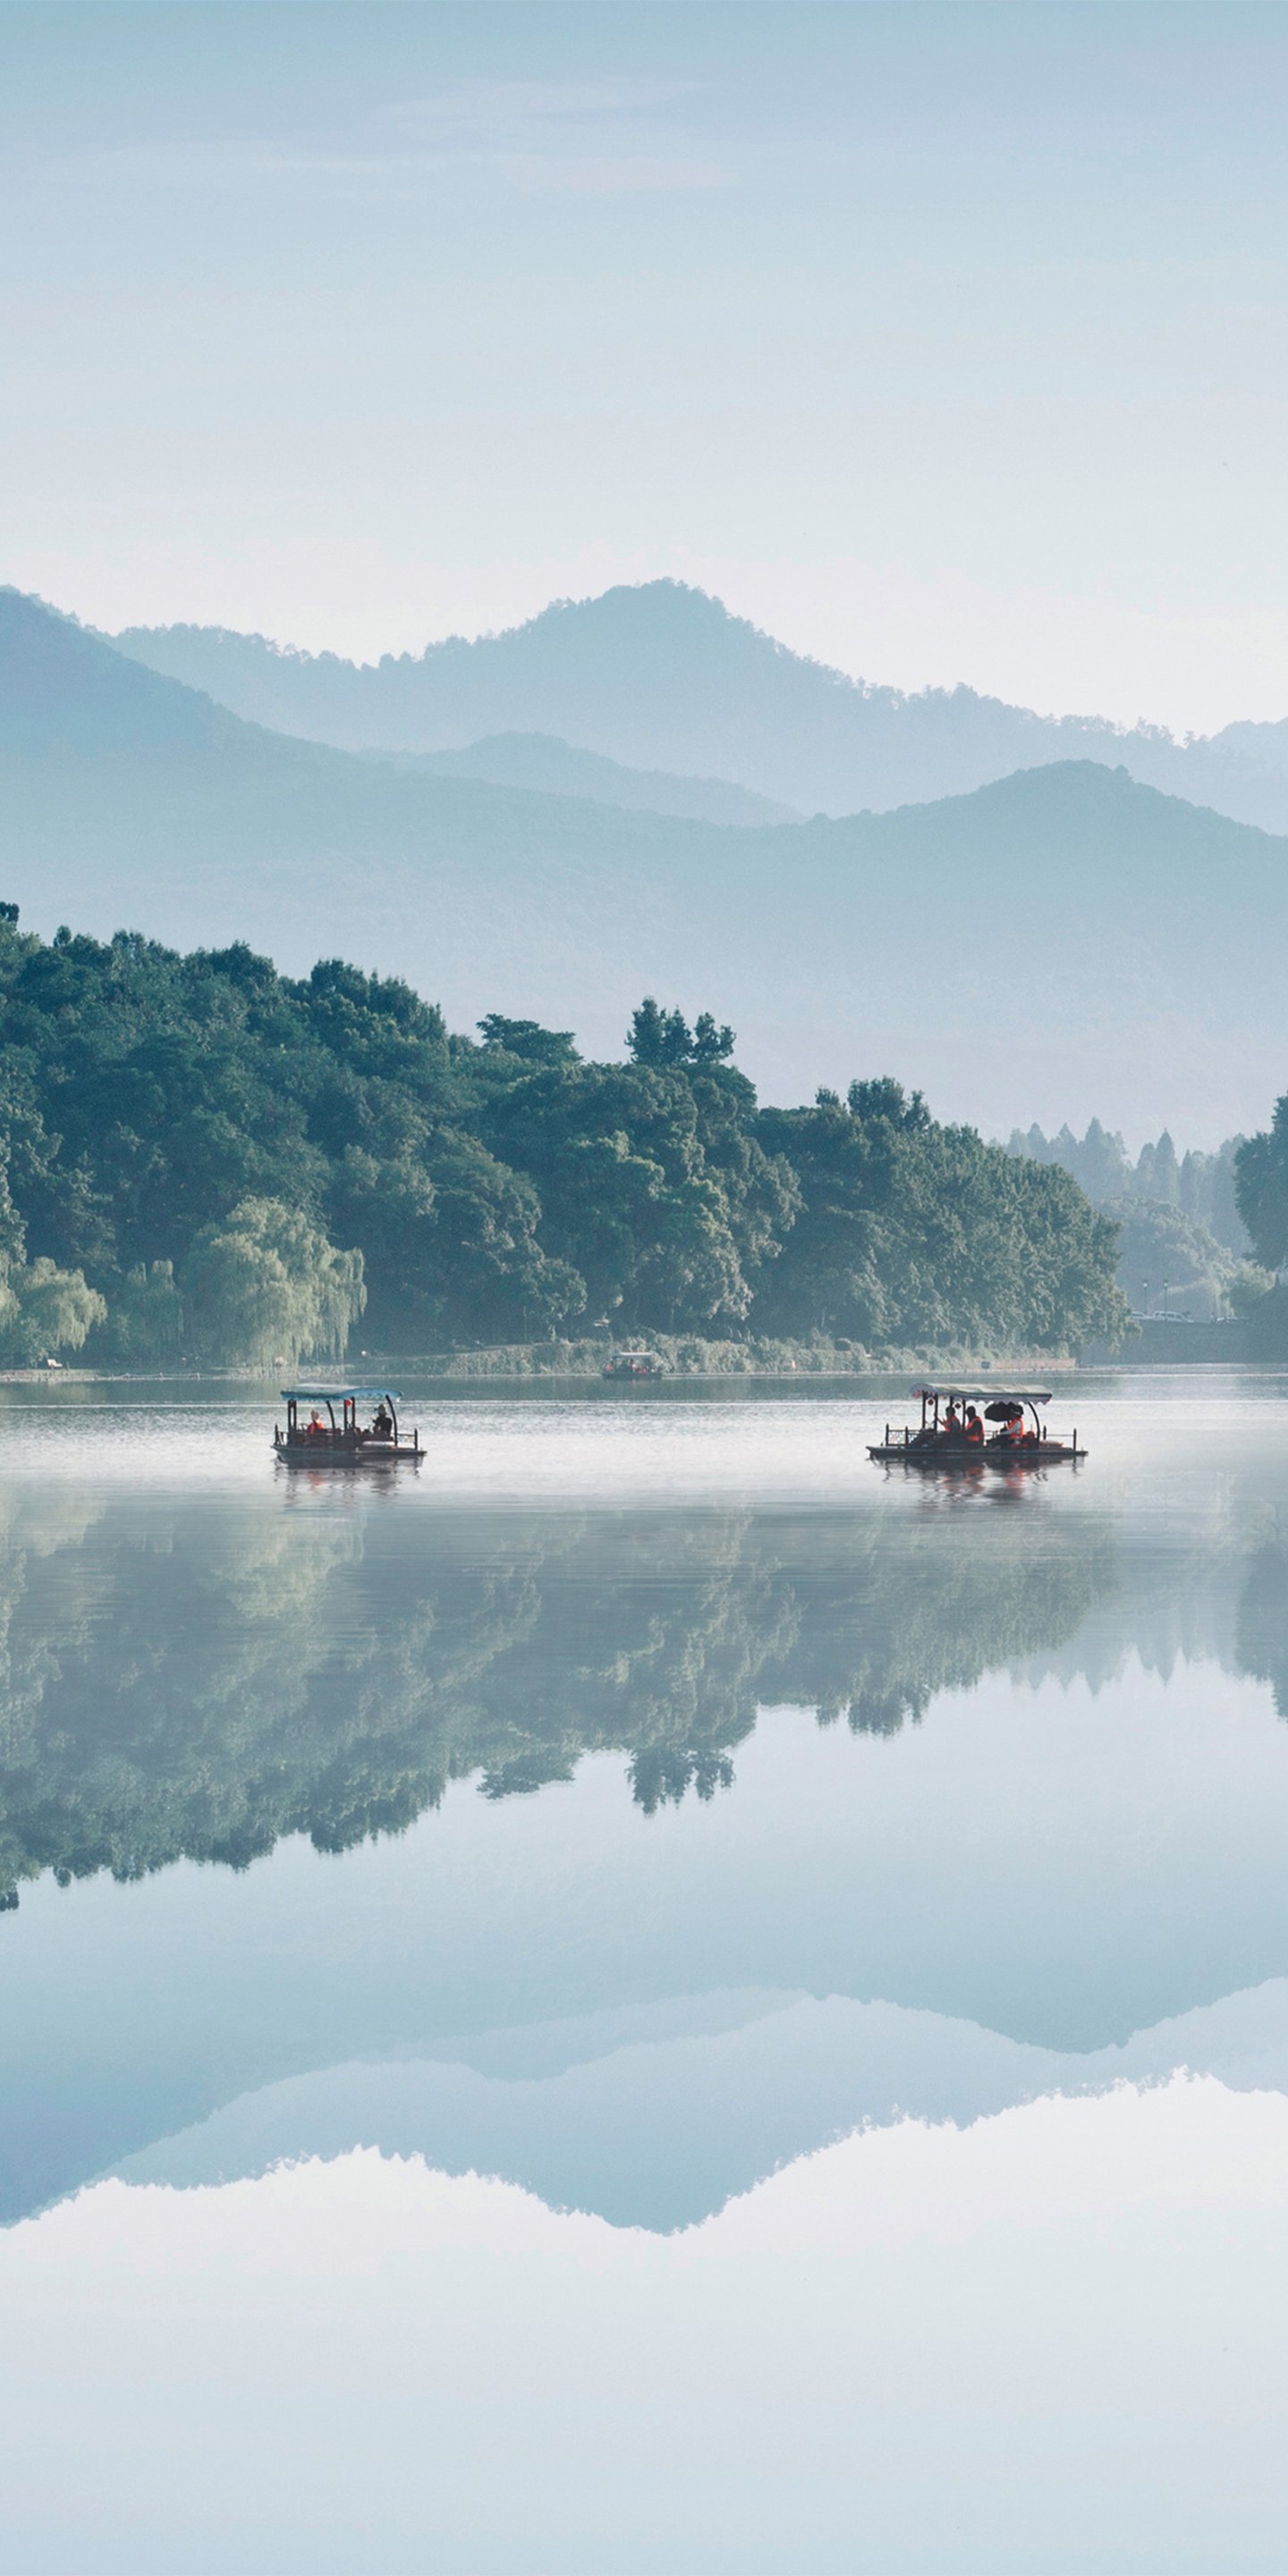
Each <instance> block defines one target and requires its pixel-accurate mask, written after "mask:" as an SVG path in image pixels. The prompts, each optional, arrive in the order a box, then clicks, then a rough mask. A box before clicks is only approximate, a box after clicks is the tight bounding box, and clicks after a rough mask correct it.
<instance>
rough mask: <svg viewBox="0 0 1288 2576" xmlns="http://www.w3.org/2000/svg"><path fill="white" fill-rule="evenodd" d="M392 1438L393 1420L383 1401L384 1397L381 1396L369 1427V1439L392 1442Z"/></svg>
mask: <svg viewBox="0 0 1288 2576" xmlns="http://www.w3.org/2000/svg"><path fill="white" fill-rule="evenodd" d="M393 1436H394V1418H393V1415H392V1413H391V1412H390V1410H389V1407H388V1405H387V1404H386V1402H385V1400H384V1397H383V1396H382V1397H381V1399H380V1403H379V1406H378V1408H377V1411H376V1418H375V1420H374V1422H373V1423H372V1425H371V1437H372V1439H373V1440H392V1438H393Z"/></svg>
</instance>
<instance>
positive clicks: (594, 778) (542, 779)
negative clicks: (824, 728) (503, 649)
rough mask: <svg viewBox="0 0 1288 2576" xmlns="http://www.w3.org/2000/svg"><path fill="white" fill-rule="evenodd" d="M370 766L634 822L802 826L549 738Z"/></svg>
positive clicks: (729, 791)
mask: <svg viewBox="0 0 1288 2576" xmlns="http://www.w3.org/2000/svg"><path fill="white" fill-rule="evenodd" d="M370 757H371V758H373V759H383V760H389V761H392V762H393V763H394V764H395V765H396V766H397V767H398V768H400V769H406V770H411V771H413V772H414V771H417V770H419V771H421V772H422V773H423V774H424V775H425V776H427V777H435V778H481V779H485V780H486V781H487V782H488V784H489V785H490V786H493V787H535V788H536V790H537V792H538V794H540V795H542V796H588V797H589V798H590V800H591V802H592V804H595V805H621V806H624V807H625V808H626V811H627V812H628V813H632V814H677V815H681V816H684V817H685V818H686V819H687V820H689V821H690V822H695V823H799V822H800V821H801V819H802V818H801V816H800V815H799V814H798V813H797V812H796V810H795V808H794V807H793V806H790V805H776V804H775V803H774V801H773V799H772V797H769V796H757V795H755V794H753V792H752V790H751V789H750V788H749V787H734V786H732V785H731V784H730V782H729V780H728V779H725V778H673V777H672V776H671V775H670V774H669V772H668V771H666V770H664V769H628V768H626V766H625V764H624V763H623V762H622V761H620V760H606V759H605V757H604V755H603V753H602V752H598V751H579V750H578V749H577V748H576V746H575V745H574V744H573V743H570V742H561V741H560V739H559V736H558V735H557V734H551V733H491V734H486V735H485V736H484V738H483V740H482V742H471V743H467V744H466V746H465V749H464V750H463V751H407V752H380V753H372V754H371V755H370Z"/></svg>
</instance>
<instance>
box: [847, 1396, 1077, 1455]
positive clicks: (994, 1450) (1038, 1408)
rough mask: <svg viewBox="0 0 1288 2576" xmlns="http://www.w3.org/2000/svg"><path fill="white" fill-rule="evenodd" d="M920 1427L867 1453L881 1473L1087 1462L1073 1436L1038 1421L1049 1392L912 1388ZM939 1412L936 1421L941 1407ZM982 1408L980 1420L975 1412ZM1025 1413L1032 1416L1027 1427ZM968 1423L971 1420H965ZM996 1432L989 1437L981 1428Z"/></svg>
mask: <svg viewBox="0 0 1288 2576" xmlns="http://www.w3.org/2000/svg"><path fill="white" fill-rule="evenodd" d="M912 1392H913V1394H914V1396H919V1397H920V1399H921V1422H920V1424H919V1425H918V1426H917V1427H916V1428H914V1427H913V1426H912V1425H911V1424H905V1425H904V1427H903V1429H902V1430H894V1431H892V1430H891V1427H890V1424H889V1423H888V1422H887V1424H886V1427H885V1438H884V1440H878V1441H877V1442H876V1443H875V1445H874V1446H872V1447H870V1448H869V1450H868V1456H869V1458H875V1459H876V1461H877V1463H878V1465H879V1466H882V1467H973V1466H984V1467H1051V1466H1055V1465H1058V1464H1059V1462H1060V1461H1061V1460H1069V1461H1070V1462H1076V1461H1077V1460H1078V1459H1079V1458H1085V1457H1086V1454H1087V1453H1086V1450H1085V1449H1080V1448H1079V1447H1078V1434H1077V1432H1076V1431H1071V1432H1069V1433H1068V1434H1067V1435H1066V1434H1065V1433H1064V1432H1057V1431H1049V1430H1048V1429H1047V1426H1046V1424H1045V1423H1044V1421H1043V1419H1042V1415H1043V1410H1044V1408H1045V1407H1046V1406H1047V1405H1048V1404H1049V1403H1050V1402H1051V1396H1050V1392H1049V1391H1048V1392H1046V1393H1039V1392H1037V1391H1035V1390H1030V1389H1028V1388H1025V1389H1022V1390H1021V1389H1018V1388H1017V1389H1015V1390H1014V1391H1012V1392H1010V1393H1008V1392H1006V1391H1005V1390H1004V1389H1002V1388H1000V1387H993V1386H985V1387H978V1386H975V1387H970V1386H914V1388H913V1390H912ZM941 1405H942V1407H943V1416H942V1419H941V1415H940V1407H941ZM981 1405H982V1406H983V1412H982V1414H980V1413H978V1412H977V1410H976V1408H977V1407H978V1406H981ZM1026 1412H1027V1413H1028V1414H1030V1415H1031V1416H1032V1421H1031V1422H1026V1420H1025V1415H1026ZM968 1417H973V1419H972V1418H968ZM987 1423H991V1424H993V1425H994V1426H995V1427H994V1428H993V1430H992V1431H991V1432H990V1431H988V1430H986V1429H985V1424H987Z"/></svg>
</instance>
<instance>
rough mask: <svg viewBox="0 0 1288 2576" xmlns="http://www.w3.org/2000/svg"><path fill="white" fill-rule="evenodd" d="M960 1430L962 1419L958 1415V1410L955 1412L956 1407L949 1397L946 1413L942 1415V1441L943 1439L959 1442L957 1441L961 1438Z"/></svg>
mask: <svg viewBox="0 0 1288 2576" xmlns="http://www.w3.org/2000/svg"><path fill="white" fill-rule="evenodd" d="M961 1429H962V1418H961V1415H960V1413H959V1412H958V1410H957V1406H956V1404H955V1403H954V1402H953V1400H952V1398H951V1397H950V1399H949V1404H948V1411H947V1412H946V1414H945V1415H944V1427H943V1437H944V1439H945V1440H959V1439H960V1438H961Z"/></svg>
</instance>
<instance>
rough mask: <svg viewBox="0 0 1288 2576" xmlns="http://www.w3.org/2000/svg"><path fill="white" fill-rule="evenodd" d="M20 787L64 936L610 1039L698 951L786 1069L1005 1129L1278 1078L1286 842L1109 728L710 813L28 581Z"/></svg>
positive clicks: (18, 879)
mask: <svg viewBox="0 0 1288 2576" xmlns="http://www.w3.org/2000/svg"><path fill="white" fill-rule="evenodd" d="M0 807H2V809H3V813H4V822H5V866H4V891H5V892H6V894H8V895H9V896H11V897H12V898H14V899H15V900H16V901H18V902H20V903H21V905H22V907H23V918H24V920H26V921H30V922H32V923H33V924H34V925H35V926H36V927H37V928H39V929H40V930H42V931H43V932H44V933H45V934H46V936H48V935H49V934H50V933H52V932H53V931H54V930H55V929H56V928H57V926H58V924H59V923H60V922H74V923H75V924H76V925H77V926H78V927H79V928H81V929H84V930H87V931H93V932H94V933H95V934H96V935H97V936H98V937H99V938H107V937H110V936H111V934H112V933H113V931H115V930H116V929H117V928H119V927H120V926H122V925H125V926H126V927H129V928H146V929H147V930H148V931H149V932H150V933H151V934H152V935H154V936H156V937H159V938H162V939H164V940H165V941H167V942H168V943H169V944H170V945H172V946H174V947H176V948H181V949H185V950H186V949H193V948H197V947H216V948H223V947H225V946H227V945H229V944H230V943H232V942H233V941H236V940H241V939H245V940H248V941H249V942H250V943H251V945H252V946H253V947H255V948H256V949H258V950H261V951H263V952H264V953H266V954H268V955H270V956H272V957H274V958H276V959H277V960H278V961H279V962H280V964H281V965H283V966H284V967H285V968H286V969H287V970H288V971H289V972H290V973H292V974H295V975H299V974H301V973H304V972H306V971H307V969H308V968H309V967H310V966H311V964H312V962H313V959H314V958H315V957H316V956H317V955H318V954H319V953H321V954H323V955H330V956H344V957H349V958H352V959H353V960H354V961H355V962H356V963H358V964H360V965H361V966H363V967H364V968H365V969H367V970H368V971H369V972H370V971H374V972H377V973H381V974H389V973H393V972H396V973H398V974H402V975H407V976H409V977H410V979H411V980H412V981H413V982H414V983H415V984H417V985H418V986H419V988H420V989H421V990H422V991H426V992H432V993H434V994H435V995H436V996H437V998H438V999H439V1000H440V1001H441V1003H442V1004H443V1007H444V1009H445V1010H446V1012H447V1015H448V1018H449V1021H450V1022H451V1024H452V1025H454V1026H457V1027H472V1026H473V1024H474V1022H475V1021H476V1020H477V1019H478V1018H480V1017H481V1016H482V1014H483V1013H485V1012H488V1011H501V1012H507V1013H509V1014H511V1015H512V1016H514V1017H520V1016H524V1017H526V1016H533V1015H535V1016H538V1017H540V1018H541V1019H543V1020H548V1021H552V1022H554V1023H555V1025H557V1026H559V1027H571V1028H573V1029H575V1031H576V1033H577V1038H578V1043H579V1045H581V1046H582V1047H583V1048H584V1049H585V1051H586V1052H588V1053H590V1054H592V1055H597V1056H603V1055H607V1054H609V1053H611V1052H612V1051H614V1050H615V1049H616V1047H617V1046H618V1045H619V1044H620V1038H621V1030H622V1028H623V1026H624V1025H625V1022H626V1019H627V1017H628V1015H629V1013H630V1011H631V1009H632V1008H633V1006H634V1004H635V1003H636V1001H638V999H639V996H640V993H641V992H642V991H647V990H649V989H652V990H654V991H657V990H659V989H660V988H661V987H662V986H663V985H664V984H665V986H666V987H667V989H668V990H669V991H671V992H675V991H676V985H677V982H678V980H679V975H680V972H681V967H680V964H679V962H678V961H687V960H689V959H691V958H701V959H703V960H709V961H711V965H712V968H713V969H714V971H715V972H716V973H717V974H718V979H719V991H720V996H721V1001H722V1006H723V1008H724V1009H725V1010H726V1011H727V1012H728V1013H729V1014H730V1016H731V1017H732V1018H733V1019H734V1020H735V1021H736V1022H737V1024H738V1027H739V1029H740V1031H741V1041H742V1047H743V1060H744V1062H745V1064H746V1068H747V1070H748V1072H749V1073H750V1074H751V1075H752V1076H753V1078H754V1079H755V1081H756V1082H757V1083H758V1084H759V1085H760V1086H761V1088H762V1091H763V1092H764V1093H765V1094H766V1095H767V1096H768V1097H769V1098H771V1099H774V1100H777V1101H780V1102H789V1101H792V1100H799V1099H800V1098H801V1097H802V1096H807V1095H808V1093H809V1091H810V1090H812V1089H813V1087H814V1085H815V1084H816V1083H817V1082H819V1081H826V1082H831V1083H832V1084H834V1085H836V1084H840V1085H843V1084H844V1083H846V1082H848V1080H849V1077H850V1073H851V1070H852V1068H853V1066H854V1065H855V1064H856V1063H863V1064H866V1065H871V1064H874V1063H875V1064H879V1065H884V1066H886V1067H888V1068H889V1069H890V1070H891V1071H892V1072H893V1073H896V1074H897V1075H898V1076H899V1077H900V1078H901V1079H902V1080H903V1081H904V1082H905V1083H907V1084H912V1083H919V1084H923V1085H924V1086H925V1087H926V1088H927V1089H928V1090H930V1092H931V1093H932V1095H933V1096H934V1097H935V1098H936V1099H937V1100H939V1101H940V1102H943V1103H946V1104H948V1105H949V1106H950V1107H951V1109H952V1112H953V1114H954V1115H955V1116H958V1117H964V1118H968V1119H969V1120H970V1121H971V1122H972V1123H973V1124H979V1125H984V1126H986V1127H988V1128H990V1129H994V1130H996V1131H998V1132H1001V1133H1002V1134H1005V1133H1007V1132H1008V1131H1009V1130H1010V1128H1011V1127H1012V1125H1014V1124H1015V1122H1016V1120H1017V1118H1020V1117H1021V1116H1022V1117H1023V1118H1024V1119H1025V1120H1026V1121H1027V1120H1028V1119H1030V1118H1035V1117H1036V1118H1040V1119H1044V1120H1045V1121H1046V1122H1047V1123H1048V1124H1050V1123H1052V1122H1054V1123H1058V1120H1059V1118H1060V1117H1061V1116H1064V1115H1068V1114H1077V1115H1079V1116H1081V1117H1086V1116H1089V1115H1090V1113H1091V1111H1092V1110H1093V1109H1099V1110H1101V1111H1102V1113H1104V1112H1106V1111H1107V1112H1108V1113H1110V1114H1111V1115H1112V1116H1113V1117H1114V1119H1115V1120H1121V1121H1123V1122H1124V1123H1128V1124H1130V1125H1132V1126H1140V1127H1147V1128H1152V1129H1154V1130H1155V1131H1156V1130H1157V1128H1158V1127H1159V1126H1161V1125H1162V1124H1163V1123H1164V1121H1169V1122H1172V1123H1173V1124H1174V1125H1175V1126H1176V1127H1177V1128H1178V1129H1179V1130H1182V1131H1184V1132H1187V1133H1189V1134H1191V1135H1196V1136H1199V1137H1200V1138H1201V1139H1202V1140H1203V1141H1210V1142H1213V1143H1214V1142H1215V1141H1216V1139H1217V1137H1218V1136H1219V1135H1221V1134H1226V1135H1228V1134H1230V1133H1232V1132H1233V1131H1234V1130H1236V1129H1238V1128H1244V1129H1247V1128H1249V1127H1250V1126H1251V1125H1252V1124H1253V1122H1254V1120H1255V1118H1256V1117H1258V1116H1259V1115H1260V1114H1261V1110H1262V1106H1263V1104H1264V1102H1265V1101H1266V1100H1267V1099H1268V1098H1269V1097H1271V1096H1272V1093H1273V1091H1274V1090H1275V1089H1276V1088H1277V1087H1278V1085H1279V1082H1280V1080H1281V1078H1282V1019H1283V1005H1282V993H1281V983H1282V977H1281V973H1280V966H1279V959H1280V955H1281V951H1282V944H1283V941H1284V939H1285V938H1288V844H1285V843H1283V842H1279V841H1273V840H1271V839H1269V838H1268V837H1267V836H1266V835H1265V834H1264V833H1261V832H1256V831H1251V830H1249V829H1247V828H1246V827H1245V826H1243V825H1241V824H1237V823H1230V822H1226V821H1225V820H1223V819H1222V818H1221V817H1220V816H1219V815H1215V814H1210V813H1203V812H1201V811H1200V810H1199V809H1198V808H1197V807H1195V806H1193V805H1189V804H1184V803H1182V802H1180V801H1179V800H1177V799H1175V798H1169V797H1165V796H1160V795H1157V794H1155V793H1154V792H1153V790H1151V789H1149V788H1146V787H1139V786H1136V785H1135V784H1134V783H1133V782H1132V780H1131V779H1130V778H1128V776H1127V775H1126V773H1125V771H1123V770H1118V771H1113V770H1108V769H1104V768H1101V767H1098V766H1096V765H1095V764H1094V763H1093V762H1091V761H1070V762H1067V763H1065V764H1063V765H1061V766H1059V767H1045V768H1038V769H1033V770H1029V771H1027V772H1024V773H1022V774H1020V775H1018V776H1016V777H1012V778H1008V779H1006V780H1004V781H1003V782H1002V783H1001V784H999V785H996V786H992V787H987V788H983V789H981V790H980V791H979V792H978V794H976V795H973V796H966V797H960V798H950V799H946V800H945V801H943V802H941V803H938V804H924V805H919V806H907V807H904V808H903V809H901V810H900V811H899V812H898V813H893V814H868V815H856V816H854V817H852V818H851V819H850V820H848V821H845V822H828V821H822V820H815V821H812V822H806V823H797V824H785V825H778V826H774V827H771V828H767V829H765V828H745V829H736V830H735V829H732V828H728V827H725V828H720V827H717V826H716V825H714V824H711V823H706V822H701V821H693V820H690V819H685V818H680V817H674V816H664V815H661V814H657V813H650V812H642V811H638V812H629V813H628V812H625V811H623V810H621V809H620V808H618V807H614V806H610V805H606V804H599V803H595V802H592V801H590V800H589V799H588V798H586V797H585V796H581V795H578V796H576V797H573V796H554V795H546V794H538V793H534V792H531V791H530V790H525V789H520V788H517V787H504V786H500V785H490V784H485V783H482V782H480V781H478V780H475V779H466V778H449V777H443V776H435V775H432V774H423V773H422V774H416V775H407V774H400V773H399V772H398V771H397V770H396V769H394V768H393V767H392V766H386V765H384V764H382V763H379V762H371V761H367V760H360V759H357V758H354V757H353V756H352V755H350V754H348V753H345V752H339V751H331V750H326V749H321V748H319V747H317V746H316V745H314V744H312V743H307V742H299V741H288V740H286V739H285V738H284V737H283V736H282V735H278V734H272V733H267V732H264V731H262V730H261V729H260V728H259V727H257V726H254V725H248V724H244V723H242V722H240V721H239V719H238V718H236V717H235V716H231V715H229V714H227V713H225V712H224V711H223V710H222V709H221V708H218V707H216V706H214V705H213V704H212V703H211V702H210V700H209V699H207V698H203V697H201V696H199V695H198V694H197V693H196V692H195V691H193V690H191V689H185V688H183V687H181V686H180V685H179V683H178V682H177V681H174V680H166V679H160V678H158V677H157V676H156V674H155V673H153V672H151V671H147V670H144V669H143V668H142V667H141V666H140V665H139V664H137V663H133V662H129V661H127V660H126V659H125V658H124V657H123V656H122V655H121V654H119V653H116V652H114V651H113V649H112V648H111V646H110V645H108V644H105V643H104V642H103V641H102V640H101V639H99V638H97V637H95V636H91V635H86V634H85V633H84V632H83V631H82V630H81V629H79V628H77V627H75V626H73V625H72V624H71V623H70V622H69V621H68V620H67V619H65V618H59V617H56V616H54V615H53V614H52V613H51V612H50V611H48V610H46V609H44V608H42V607H41V606H40V605H39V603H38V602H34V601H31V600H24V599H22V598H20V597H19V596H18V595H17V594H16V593H15V592H12V591H10V592H0ZM677 998H679V999H680V1000H682V1001H683V1002H684V1003H685V1006H686V1007H687V1008H688V1009H690V1010H696V1009H697V1008H698V1007H699V1006H700V1004H701V1001H702V999H703V995H702V992H701V990H699V989H693V990H687V991H686V990H684V989H683V988H682V989H681V990H680V992H679V993H678V995H677Z"/></svg>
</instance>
